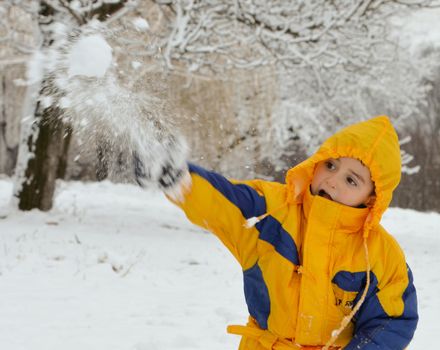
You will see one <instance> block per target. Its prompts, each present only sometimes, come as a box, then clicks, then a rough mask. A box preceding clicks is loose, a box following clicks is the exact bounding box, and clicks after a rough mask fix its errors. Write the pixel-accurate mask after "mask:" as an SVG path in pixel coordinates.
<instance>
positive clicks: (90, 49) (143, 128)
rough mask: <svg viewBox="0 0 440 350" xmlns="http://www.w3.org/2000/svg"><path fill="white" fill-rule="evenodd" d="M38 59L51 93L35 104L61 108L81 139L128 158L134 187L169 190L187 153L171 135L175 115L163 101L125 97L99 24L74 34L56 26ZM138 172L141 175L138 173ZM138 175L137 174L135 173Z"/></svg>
mask: <svg viewBox="0 0 440 350" xmlns="http://www.w3.org/2000/svg"><path fill="white" fill-rule="evenodd" d="M55 36H56V40H55V41H54V44H53V45H52V46H51V47H50V48H49V49H48V50H47V51H46V52H44V53H43V56H44V59H43V65H42V66H43V68H44V72H43V75H44V77H46V78H47V77H50V79H51V80H52V88H51V89H49V91H48V92H47V93H46V94H45V96H42V97H41V99H42V100H44V101H41V102H45V103H46V104H48V105H52V106H56V107H59V108H61V110H62V111H63V113H62V118H63V121H64V122H67V123H70V124H71V125H72V127H73V130H74V132H75V133H77V134H78V135H79V136H80V137H81V139H89V140H96V139H99V140H101V141H104V142H105V144H106V145H110V146H115V148H117V149H124V150H125V151H126V153H127V154H129V155H132V156H133V157H134V158H133V159H134V163H133V166H136V167H137V170H138V173H137V175H139V174H140V175H142V176H140V177H139V176H138V177H137V180H138V183H139V184H140V185H142V186H144V185H147V184H148V183H157V184H159V185H160V186H162V187H167V186H168V185H172V183H171V181H169V180H170V178H168V179H167V176H168V177H173V176H175V177H179V176H180V175H181V174H182V173H183V172H184V169H185V168H186V156H187V147H186V144H185V142H184V140H183V138H182V137H181V136H180V135H179V134H177V133H176V132H175V127H174V121H175V114H173V113H172V112H170V109H169V108H166V105H167V104H166V103H164V101H163V99H160V98H158V97H157V96H154V95H150V94H148V93H147V92H142V93H139V92H134V91H130V87H126V86H123V85H122V84H121V83H120V82H119V80H118V77H117V74H116V70H117V64H116V62H115V60H114V57H113V50H112V47H111V46H110V44H109V43H108V41H107V40H106V37H105V34H104V31H103V30H102V27H101V24H99V22H93V23H91V24H89V25H87V26H85V27H84V28H82V29H81V30H76V32H75V33H73V34H72V32H69V33H67V30H66V27H64V26H61V25H59V27H58V29H56V31H55ZM139 166H142V169H140V168H139ZM139 171H140V172H139Z"/></svg>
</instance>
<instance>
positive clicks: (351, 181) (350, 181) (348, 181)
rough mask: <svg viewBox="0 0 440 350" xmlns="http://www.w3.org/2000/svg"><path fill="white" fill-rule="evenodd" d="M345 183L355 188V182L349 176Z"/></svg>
mask: <svg viewBox="0 0 440 350" xmlns="http://www.w3.org/2000/svg"><path fill="white" fill-rule="evenodd" d="M347 183H348V184H349V185H352V186H357V182H356V181H355V180H354V179H353V178H352V177H350V176H348V177H347Z"/></svg>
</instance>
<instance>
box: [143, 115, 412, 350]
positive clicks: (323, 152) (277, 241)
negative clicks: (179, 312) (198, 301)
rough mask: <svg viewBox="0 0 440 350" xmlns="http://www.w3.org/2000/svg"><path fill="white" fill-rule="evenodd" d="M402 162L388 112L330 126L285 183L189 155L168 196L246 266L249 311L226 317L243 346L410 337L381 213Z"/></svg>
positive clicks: (401, 278)
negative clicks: (206, 164) (234, 177)
mask: <svg viewBox="0 0 440 350" xmlns="http://www.w3.org/2000/svg"><path fill="white" fill-rule="evenodd" d="M400 167H401V164H400V150H399V143H398V138H397V135H396V133H395V131H394V129H393V127H392V125H391V123H390V121H389V119H388V118H387V117H385V116H382V117H377V118H373V119H371V120H369V121H366V122H362V123H358V124H354V125H352V126H349V127H347V128H345V129H343V130H342V131H340V132H338V133H337V134H335V135H334V136H332V137H330V138H329V139H328V140H327V141H326V142H324V144H323V145H322V146H321V147H320V149H319V150H318V151H317V152H316V153H315V154H314V155H313V156H311V157H310V158H308V159H307V160H305V161H304V162H302V163H301V164H299V165H297V166H295V167H293V168H292V169H290V170H289V171H288V173H287V176H286V184H280V183H275V182H268V181H262V180H252V181H229V180H227V179H225V178H224V177H222V176H220V175H218V174H215V173H213V172H209V171H206V170H204V169H202V168H200V167H197V166H195V165H189V173H190V175H191V185H190V186H186V187H185V188H184V197H183V199H182V200H173V199H172V200H173V201H174V202H175V203H176V204H177V205H178V206H180V207H181V208H182V209H183V210H184V211H185V214H186V215H187V217H188V218H189V219H190V220H191V221H192V222H193V223H195V224H197V225H199V226H202V227H204V228H206V229H208V230H210V231H212V232H213V233H214V234H216V235H217V236H218V237H219V238H220V239H221V241H222V242H223V243H224V245H225V246H226V247H227V248H228V249H229V250H230V251H231V252H232V254H233V255H234V256H235V258H236V259H237V260H238V262H239V263H240V265H241V267H242V269H243V275H244V292H245V297H246V303H247V306H248V309H249V314H250V316H249V320H248V323H247V325H246V326H229V327H228V331H229V332H230V333H234V334H238V335H241V336H242V340H241V343H240V347H239V349H240V350H266V349H277V350H282V349H286V350H287V349H340V348H343V349H347V350H352V349H365V350H372V349H392V350H397V349H404V348H405V347H406V346H407V345H408V344H409V342H410V340H411V339H412V337H413V334H414V331H415V328H416V325H417V320H418V315H417V299H416V292H415V288H414V286H413V283H412V274H411V271H410V270H409V268H408V267H407V265H406V263H405V257H404V255H403V252H402V250H401V249H400V247H399V245H398V244H397V242H396V241H395V240H394V239H393V238H392V237H391V236H390V235H389V234H388V233H387V232H386V231H385V230H384V229H383V228H382V226H380V224H379V222H380V219H381V217H382V214H383V213H384V211H385V210H386V209H387V207H388V205H389V203H390V201H391V198H392V192H393V190H394V189H395V188H396V187H397V185H398V183H399V181H400ZM137 175H138V180H139V181H142V178H139V174H137ZM166 175H167V174H165V177H166ZM167 180H170V179H169V178H168V179H167ZM167 183H172V181H171V182H170V181H167ZM181 186H184V185H183V181H182V182H181Z"/></svg>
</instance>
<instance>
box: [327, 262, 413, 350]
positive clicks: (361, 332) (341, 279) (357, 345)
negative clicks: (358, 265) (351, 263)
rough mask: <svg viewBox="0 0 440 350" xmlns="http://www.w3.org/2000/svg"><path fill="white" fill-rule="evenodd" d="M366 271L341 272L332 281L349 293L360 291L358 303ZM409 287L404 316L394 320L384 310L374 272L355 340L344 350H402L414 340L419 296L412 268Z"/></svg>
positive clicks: (361, 311)
mask: <svg viewBox="0 0 440 350" xmlns="http://www.w3.org/2000/svg"><path fill="white" fill-rule="evenodd" d="M365 277H366V273H365V272H356V273H350V272H347V271H340V272H338V273H337V274H336V275H335V277H334V278H333V280H332V282H333V283H335V284H336V285H337V286H338V287H339V288H341V289H344V290H346V291H358V292H359V294H358V296H357V297H356V299H355V301H354V303H356V302H357V301H358V300H359V298H360V295H361V292H362V290H363V287H364V286H365V279H366V278H365ZM408 280H409V281H408V286H407V288H406V290H405V292H404V293H403V295H402V299H403V302H404V311H403V314H402V315H401V316H399V317H390V316H388V315H387V313H386V312H385V310H384V309H383V307H382V305H381V304H380V301H379V299H378V297H377V294H376V293H377V291H378V289H377V278H376V276H375V275H374V273H372V272H371V285H370V288H369V290H368V293H367V298H366V300H365V302H364V303H363V304H362V306H361V309H360V310H359V311H358V312H357V313H356V315H355V318H354V322H355V329H354V335H353V339H352V340H351V341H350V343H349V344H348V345H347V346H346V347H345V348H344V350H359V349H363V350H377V349H382V350H399V349H405V347H406V346H407V345H408V344H409V342H410V341H411V339H412V337H413V335H414V331H415V329H416V326H417V321H418V315H417V296H416V290H415V288H414V285H413V277H412V272H411V270H410V268H409V267H408Z"/></svg>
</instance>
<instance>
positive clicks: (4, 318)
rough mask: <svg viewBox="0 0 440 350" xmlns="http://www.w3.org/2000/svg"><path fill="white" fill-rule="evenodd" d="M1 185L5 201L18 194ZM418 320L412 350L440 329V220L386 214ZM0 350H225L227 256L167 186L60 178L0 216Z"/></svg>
mask: <svg viewBox="0 0 440 350" xmlns="http://www.w3.org/2000/svg"><path fill="white" fill-rule="evenodd" d="M11 191H12V185H11V181H10V180H9V179H3V180H0V208H1V207H5V206H6V205H7V203H8V201H9V197H10V195H11ZM384 225H385V226H386V227H387V228H389V229H390V231H391V232H393V233H394V234H395V235H396V237H397V239H398V240H399V242H400V243H401V245H402V246H403V248H404V249H405V251H406V254H407V258H408V262H409V264H410V265H411V267H412V269H413V272H414V276H415V283H416V287H417V289H418V293H419V307H420V316H421V320H420V323H419V328H418V330H417V333H416V337H415V339H414V342H413V343H412V345H411V346H410V349H420V350H422V349H423V350H424V349H428V348H429V349H432V348H433V345H434V347H435V346H436V344H437V343H438V334H440V322H438V315H439V313H440V296H439V295H440V235H439V233H440V229H439V228H440V215H439V214H434V213H418V212H415V211H411V210H402V209H391V210H389V211H388V212H387V214H386V215H385V217H384ZM0 313H1V317H0V348H1V349H7V350H78V349H81V350H88V349H93V350H113V349H114V350H125V349H126V350H167V349H171V350H172V349H176V350H177V349H178V350H195V349H204V350H206V349H209V350H217V349H218V350H220V349H222V350H224V349H236V348H237V345H238V338H237V337H235V336H233V335H227V334H226V332H225V327H226V325H227V324H231V323H239V324H242V323H243V322H245V319H246V315H247V312H246V307H245V304H244V299H243V296H242V277H241V271H240V268H239V266H238V265H237V264H236V263H235V262H234V260H233V258H232V255H231V254H230V253H228V252H227V251H226V249H224V248H223V247H222V245H221V244H220V242H219V241H218V240H217V239H216V238H215V237H214V236H212V235H210V234H207V233H206V232H204V231H202V230H200V229H198V228H197V227H194V226H192V225H191V224H190V223H189V222H187V220H186V219H185V217H184V215H183V214H182V213H181V212H180V211H179V210H178V209H177V208H175V207H174V206H173V205H172V204H170V203H169V202H168V201H167V200H166V199H165V198H164V196H163V195H162V194H161V193H157V192H152V191H142V190H141V189H139V188H137V187H135V186H132V185H122V184H112V183H110V182H103V183H91V184H85V183H80V182H76V183H75V182H71V183H60V184H59V189H58V192H57V196H56V203H55V207H54V209H53V210H52V211H51V212H49V213H42V212H38V211H32V212H27V213H23V212H11V213H9V214H8V215H2V217H1V218H0Z"/></svg>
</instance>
